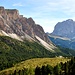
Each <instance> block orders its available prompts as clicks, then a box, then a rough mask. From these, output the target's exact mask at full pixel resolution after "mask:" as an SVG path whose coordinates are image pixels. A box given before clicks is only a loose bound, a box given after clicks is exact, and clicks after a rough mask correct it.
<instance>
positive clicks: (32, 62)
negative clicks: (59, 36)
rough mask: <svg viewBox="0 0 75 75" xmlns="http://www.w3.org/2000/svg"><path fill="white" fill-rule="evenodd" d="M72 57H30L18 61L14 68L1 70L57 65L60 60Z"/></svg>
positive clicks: (10, 70)
mask: <svg viewBox="0 0 75 75" xmlns="http://www.w3.org/2000/svg"><path fill="white" fill-rule="evenodd" d="M69 60H70V59H67V58H59V57H57V58H34V59H29V60H26V61H23V62H21V63H18V64H16V65H14V67H12V68H9V69H6V70H3V71H1V72H0V73H2V72H10V73H11V72H14V70H17V71H18V70H21V69H24V68H33V69H34V68H35V67H36V66H40V67H41V66H42V65H47V64H49V65H51V66H53V67H54V66H55V65H57V64H58V63H60V62H63V63H64V62H66V61H69Z"/></svg>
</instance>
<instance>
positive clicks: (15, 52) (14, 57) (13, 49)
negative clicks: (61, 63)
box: [0, 36, 69, 70]
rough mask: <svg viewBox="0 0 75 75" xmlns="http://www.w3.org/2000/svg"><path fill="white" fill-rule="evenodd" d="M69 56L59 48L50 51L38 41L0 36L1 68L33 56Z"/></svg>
mask: <svg viewBox="0 0 75 75" xmlns="http://www.w3.org/2000/svg"><path fill="white" fill-rule="evenodd" d="M55 56H69V54H66V53H64V52H61V51H60V50H59V49H55V52H53V51H48V50H47V49H45V48H44V47H43V46H42V45H41V44H38V43H37V42H29V41H27V40H24V42H21V41H18V40H15V39H12V38H10V37H7V36H0V70H3V69H5V68H9V67H12V66H14V64H16V63H18V62H21V61H24V60H26V59H31V58H38V57H40V58H42V57H55Z"/></svg>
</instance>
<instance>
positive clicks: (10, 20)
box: [0, 7, 56, 50]
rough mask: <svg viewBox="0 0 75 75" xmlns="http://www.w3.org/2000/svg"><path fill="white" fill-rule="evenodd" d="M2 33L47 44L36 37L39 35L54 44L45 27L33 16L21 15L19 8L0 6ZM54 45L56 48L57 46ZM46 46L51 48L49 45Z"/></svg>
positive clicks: (0, 31)
mask: <svg viewBox="0 0 75 75" xmlns="http://www.w3.org/2000/svg"><path fill="white" fill-rule="evenodd" d="M0 35H4V36H9V37H12V38H15V39H18V40H20V41H22V40H24V39H28V40H30V41H37V42H39V43H41V44H42V45H43V46H45V45H44V44H43V43H42V41H39V39H37V38H36V36H38V37H39V38H40V39H42V40H43V41H45V43H47V44H49V45H52V43H51V41H50V40H49V38H48V36H47V35H46V33H45V32H44V29H43V28H42V27H41V26H40V25H39V24H36V23H35V21H34V20H33V19H32V18H31V17H30V18H26V17H23V15H20V14H19V11H18V10H17V9H5V8H4V7H0ZM52 46H53V45H52ZM50 47H51V46H50ZM53 47H54V48H56V47H55V46H53ZM53 47H52V48H53ZM46 48H47V49H49V50H50V48H48V47H47V46H46Z"/></svg>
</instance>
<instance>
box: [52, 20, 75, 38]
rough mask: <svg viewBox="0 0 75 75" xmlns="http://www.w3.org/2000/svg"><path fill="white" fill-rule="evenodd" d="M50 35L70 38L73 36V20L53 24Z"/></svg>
mask: <svg viewBox="0 0 75 75" xmlns="http://www.w3.org/2000/svg"><path fill="white" fill-rule="evenodd" d="M51 34H52V35H56V36H62V37H67V38H70V39H74V38H75V21H73V20H72V19H68V20H66V21H63V22H58V23H57V24H56V25H55V28H54V31H53V32H52V33H51Z"/></svg>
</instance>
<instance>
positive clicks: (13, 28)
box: [0, 7, 75, 71]
mask: <svg viewBox="0 0 75 75" xmlns="http://www.w3.org/2000/svg"><path fill="white" fill-rule="evenodd" d="M69 21H71V20H69ZM58 29H59V28H58ZM58 29H57V30H58ZM57 30H56V31H53V33H52V34H46V33H45V32H44V29H43V28H42V27H41V26H40V25H39V24H36V23H35V21H34V20H33V19H32V18H31V17H30V18H26V17H23V15H20V14H19V11H18V10H17V9H5V8H4V7H0V71H1V70H4V69H6V68H9V67H13V66H14V65H15V64H17V63H19V62H21V61H25V60H27V59H32V58H44V57H45V58H46V57H56V56H58V57H59V56H64V57H66V56H75V51H74V50H70V49H65V48H62V47H57V45H55V43H54V42H53V41H52V39H50V37H51V36H52V35H53V36H54V35H55V36H56V35H57V34H56V33H57ZM49 35H51V36H50V37H49ZM58 35H59V34H58ZM60 36H61V35H60ZM53 38H54V37H53ZM60 38H61V37H60ZM70 38H73V37H70ZM70 38H68V40H69V39H70ZM66 39H67V38H66Z"/></svg>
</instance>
